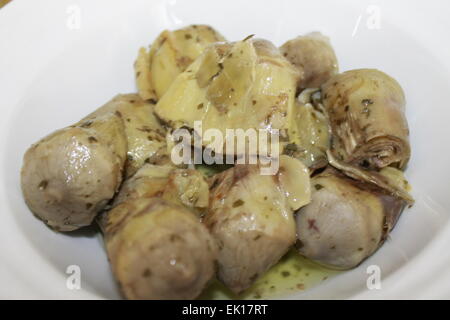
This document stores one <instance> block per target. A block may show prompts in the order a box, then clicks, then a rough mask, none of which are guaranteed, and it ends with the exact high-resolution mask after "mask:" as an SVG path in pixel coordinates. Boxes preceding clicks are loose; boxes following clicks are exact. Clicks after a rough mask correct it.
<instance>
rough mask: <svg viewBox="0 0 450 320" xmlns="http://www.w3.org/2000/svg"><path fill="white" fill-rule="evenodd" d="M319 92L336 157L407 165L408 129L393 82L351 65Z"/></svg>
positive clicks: (364, 164)
mask: <svg viewBox="0 0 450 320" xmlns="http://www.w3.org/2000/svg"><path fill="white" fill-rule="evenodd" d="M322 95H323V105H324V106H325V109H326V111H327V113H328V117H329V121H330V125H331V128H332V133H333V136H332V144H331V152H332V154H333V155H334V156H335V157H336V158H337V159H338V160H340V161H343V162H345V163H349V164H353V165H357V166H361V167H363V168H368V169H381V168H384V167H386V166H396V167H398V168H401V169H402V168H404V167H405V166H406V164H407V162H408V160H409V157H410V154H411V150H410V144H409V130H408V123H407V120H406V116H405V96H404V93H403V90H402V88H401V87H400V85H399V84H398V83H397V81H395V80H394V79H393V78H391V77H390V76H388V75H387V74H385V73H383V72H381V71H378V70H374V69H359V70H351V71H347V72H344V73H341V74H339V75H336V76H334V77H333V78H331V79H330V80H328V81H327V82H326V83H325V84H324V85H323V86H322Z"/></svg>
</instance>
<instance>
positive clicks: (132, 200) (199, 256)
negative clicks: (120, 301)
mask: <svg viewBox="0 0 450 320" xmlns="http://www.w3.org/2000/svg"><path fill="white" fill-rule="evenodd" d="M174 171H175V172H174ZM191 171H193V170H188V169H186V170H185V169H176V168H174V167H171V166H168V165H163V166H155V165H145V166H144V167H143V168H141V169H140V170H139V171H138V172H137V173H136V175H135V176H134V177H132V178H130V179H129V180H127V181H126V182H125V183H124V186H123V187H122V189H121V191H120V193H119V195H118V197H117V199H116V203H115V204H114V206H113V208H112V209H111V210H110V211H109V212H106V213H104V214H103V215H102V216H101V218H100V219H99V223H100V226H101V228H102V230H103V232H104V237H105V243H106V250H107V252H108V257H109V261H110V263H111V267H112V270H113V273H114V275H115V277H116V280H117V281H118V283H119V286H120V289H121V292H122V294H123V295H124V296H125V297H126V298H128V299H194V298H196V297H197V296H198V295H199V294H200V293H201V292H202V290H203V289H204V288H205V286H206V285H207V284H208V282H209V281H210V280H211V279H212V278H213V276H214V272H215V260H216V254H217V248H216V245H215V242H214V241H213V239H212V237H211V235H210V234H209V232H208V230H207V229H206V227H205V226H204V225H203V224H202V223H201V222H200V220H199V218H198V216H197V215H196V214H195V212H194V211H193V210H191V208H194V207H197V206H198V207H203V206H204V205H205V203H204V202H202V199H201V196H202V195H199V197H198V198H196V193H195V190H196V189H195V188H196V187H195V186H194V185H193V184H195V182H197V184H198V188H199V190H202V185H204V184H206V182H205V181H202V180H201V179H202V175H201V174H200V173H197V174H198V175H199V177H198V179H196V180H195V182H194V180H192V178H191V177H192V176H193V175H195V174H196V172H191ZM174 173H175V176H177V177H176V178H174V175H173V174H174ZM184 173H186V174H184ZM171 179H172V180H178V183H177V182H175V185H176V188H174V186H173V185H171V182H170V180H171ZM182 179H186V181H187V182H191V184H189V183H181V182H180V180H182ZM172 183H173V182H172ZM193 190H194V191H193ZM207 190H208V188H206V196H208V193H207ZM166 195H168V196H167V197H166ZM191 195H192V197H190V196H191ZM186 196H187V197H186ZM194 199H195V200H194ZM184 204H187V205H186V206H185V205H184Z"/></svg>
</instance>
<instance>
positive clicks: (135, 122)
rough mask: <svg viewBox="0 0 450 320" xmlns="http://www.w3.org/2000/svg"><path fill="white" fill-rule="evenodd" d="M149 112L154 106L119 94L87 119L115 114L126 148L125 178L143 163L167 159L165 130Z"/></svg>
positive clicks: (139, 99) (132, 96) (151, 111)
mask: <svg viewBox="0 0 450 320" xmlns="http://www.w3.org/2000/svg"><path fill="white" fill-rule="evenodd" d="M153 109H154V104H152V103H149V102H146V101H144V100H142V99H141V98H140V97H139V95H137V94H122V95H117V96H116V97H114V98H113V99H112V100H111V101H110V102H108V103H107V104H105V105H104V106H103V107H101V108H99V109H98V110H96V111H95V112H94V113H92V114H91V115H90V116H88V117H93V116H97V115H100V114H107V113H115V114H116V115H118V116H119V117H120V118H121V119H122V121H123V124H124V128H125V135H126V138H127V146H128V151H127V162H126V167H125V173H126V177H130V176H132V175H133V174H134V173H135V172H136V171H137V170H138V169H139V168H140V167H142V165H143V164H144V163H158V162H159V161H161V158H163V157H165V156H167V149H166V129H165V128H164V127H163V126H162V125H161V123H160V122H159V121H158V119H157V118H156V117H155V115H154V114H153Z"/></svg>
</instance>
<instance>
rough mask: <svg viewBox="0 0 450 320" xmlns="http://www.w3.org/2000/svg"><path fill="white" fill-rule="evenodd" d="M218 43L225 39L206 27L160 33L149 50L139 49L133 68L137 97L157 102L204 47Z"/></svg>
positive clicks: (189, 27) (200, 26)
mask: <svg viewBox="0 0 450 320" xmlns="http://www.w3.org/2000/svg"><path fill="white" fill-rule="evenodd" d="M220 41H225V38H224V37H223V36H222V35H220V34H219V33H218V32H217V31H216V30H214V29H213V28H211V27H210V26H207V25H191V26H188V27H186V28H182V29H178V30H175V31H168V30H165V31H163V32H162V33H161V34H160V35H159V36H158V38H157V39H156V40H155V41H154V42H153V44H152V45H151V48H150V51H147V50H146V49H145V48H141V49H140V50H139V54H138V57H137V59H136V63H135V66H134V67H135V72H136V84H137V87H138V91H139V95H140V96H141V97H142V99H144V100H155V101H157V100H158V99H159V98H161V97H162V96H163V95H164V93H165V92H166V91H167V90H168V88H169V87H170V85H171V84H172V82H173V80H174V79H175V78H176V77H177V76H178V75H179V74H180V73H181V72H183V71H184V70H186V68H187V67H188V66H189V65H190V64H191V63H192V62H193V61H194V60H195V59H196V58H197V57H198V56H199V55H200V54H202V52H203V50H204V49H205V48H206V47H207V46H208V45H210V44H211V43H214V42H220Z"/></svg>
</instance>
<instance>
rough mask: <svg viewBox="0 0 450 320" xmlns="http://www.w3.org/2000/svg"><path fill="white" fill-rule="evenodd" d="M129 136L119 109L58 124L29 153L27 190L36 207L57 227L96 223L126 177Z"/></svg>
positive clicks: (30, 203)
mask: <svg viewBox="0 0 450 320" xmlns="http://www.w3.org/2000/svg"><path fill="white" fill-rule="evenodd" d="M126 154H127V139H126V135H125V129H124V125H123V122H122V119H121V118H120V117H119V116H118V115H116V114H115V113H107V114H102V115H99V116H92V117H88V118H86V119H83V120H82V121H80V122H78V123H77V124H75V125H72V126H69V127H67V128H64V129H61V130H58V131H56V132H54V133H52V134H50V135H48V136H47V137H45V138H43V139H42V140H40V141H39V142H37V143H35V144H34V145H32V146H31V147H30V148H29V149H28V151H27V152H26V153H25V156H24V160H23V167H22V173H21V184H22V192H23V195H24V198H25V201H26V203H27V205H28V207H29V208H30V210H31V211H32V212H33V213H34V214H35V215H36V216H37V217H38V218H39V219H41V220H42V221H43V222H45V223H46V224H47V225H48V226H50V227H51V228H53V229H55V230H58V231H72V230H76V229H78V228H80V227H83V226H88V225H90V224H91V223H92V221H93V220H94V218H95V216H96V215H97V213H98V212H99V211H100V210H101V209H103V208H104V207H105V206H106V204H107V203H108V202H109V201H110V200H111V199H112V198H113V196H114V194H115V193H116V191H117V190H118V189H119V186H120V183H121V182H122V175H123V169H124V165H125V161H126Z"/></svg>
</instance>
